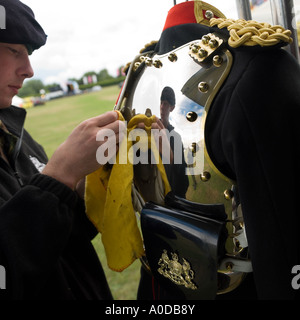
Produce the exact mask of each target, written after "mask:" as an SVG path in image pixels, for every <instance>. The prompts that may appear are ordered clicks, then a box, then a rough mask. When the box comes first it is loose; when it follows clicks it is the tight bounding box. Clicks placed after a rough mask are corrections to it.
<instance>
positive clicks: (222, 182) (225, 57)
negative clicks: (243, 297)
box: [116, 34, 247, 293]
mask: <svg viewBox="0 0 300 320" xmlns="http://www.w3.org/2000/svg"><path fill="white" fill-rule="evenodd" d="M225 42H226V39H222V38H220V36H217V35H215V34H208V35H206V36H204V37H203V38H202V39H199V40H195V41H192V42H190V43H187V44H186V45H184V46H182V47H180V48H177V49H175V50H173V51H172V52H169V53H166V54H163V55H158V54H155V53H153V52H146V53H144V54H142V55H140V56H138V57H137V58H136V59H135V60H134V61H133V62H132V64H131V67H130V70H129V73H128V76H127V78H126V82H125V84H124V89H123V90H122V92H121V94H120V98H119V102H118V105H117V107H116V108H117V109H119V110H122V112H123V114H124V116H125V118H126V117H127V120H129V119H130V118H131V117H132V115H134V114H145V113H146V114H147V112H150V111H151V114H152V115H156V116H157V117H160V97H161V92H162V90H163V89H164V88H165V87H170V88H172V89H173V91H174V93H175V97H176V105H175V109H174V110H173V111H172V112H171V113H170V117H169V123H170V124H171V125H172V127H174V131H175V132H176V135H174V139H177V140H178V139H179V140H181V142H178V141H177V142H178V143H175V145H177V150H175V151H174V154H175V155H177V156H178V158H177V159H176V161H177V163H178V164H177V166H180V165H182V166H183V168H184V170H183V169H182V168H181V170H180V168H178V167H177V169H176V170H178V169H179V171H177V172H176V173H174V175H176V177H173V176H172V172H168V171H170V170H171V171H172V166H170V167H167V166H166V171H167V175H168V177H170V184H171V187H172V189H174V190H177V187H180V188H178V190H181V191H182V188H184V190H183V193H184V195H183V197H185V199H187V200H189V201H192V202H196V203H202V204H224V207H225V211H226V214H227V217H228V223H227V225H228V231H229V237H228V240H227V243H226V251H227V256H228V259H227V258H226V259H224V260H223V262H222V263H221V264H220V270H219V274H220V281H221V282H222V281H225V282H227V284H226V285H224V286H222V285H221V286H220V290H219V293H224V292H227V291H230V290H232V289H233V288H235V287H236V286H237V285H238V284H239V283H240V281H241V280H242V278H243V273H242V272H240V271H239V270H240V269H241V267H237V269H236V268H235V266H237V265H238V263H237V264H236V263H235V261H238V260H239V259H240V258H241V257H242V255H243V254H244V253H243V252H244V248H245V247H247V243H246V238H245V232H244V231H245V230H244V225H243V219H242V212H241V207H240V205H239V202H238V199H237V197H236V195H237V188H236V185H235V182H234V181H231V180H230V179H229V178H227V177H226V176H224V175H223V174H222V173H221V172H220V171H219V170H218V169H217V168H216V167H215V166H214V164H213V162H212V161H211V159H210V157H209V154H208V153H207V150H206V147H205V120H206V117H207V115H208V113H209V108H210V106H211V104H212V101H213V99H214V97H215V96H216V94H217V93H218V91H219V89H220V88H221V86H222V84H223V83H224V81H225V80H226V78H227V76H228V74H229V72H230V70H231V66H232V55H231V53H230V52H229V51H228V50H227V49H226V47H225V46H224V43H225ZM175 136H176V138H175ZM178 137H179V138H178ZM181 150H183V153H182V152H181ZM182 154H183V156H182V159H181V158H180V156H181V155H182ZM178 172H181V173H182V172H183V173H184V174H183V175H182V176H181V177H180V176H179V173H178ZM141 175H142V174H141ZM146 179H147V177H146ZM137 180H138V178H137ZM184 181H186V182H187V183H186V187H183V185H185V182H184ZM137 182H138V181H137ZM172 184H173V185H172ZM150 185H151V184H150V183H149V186H150ZM148 191H149V192H146V191H145V192H142V193H144V194H142V196H143V197H144V198H145V200H146V201H148V200H154V201H156V202H160V199H158V198H157V199H152V198H150V199H149V195H155V196H156V195H157V193H158V192H155V191H153V190H152V191H150V190H148ZM181 193H182V192H181ZM180 196H182V194H181V195H180ZM244 258H247V257H243V259H244ZM242 269H243V267H242Z"/></svg>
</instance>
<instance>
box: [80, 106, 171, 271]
mask: <svg viewBox="0 0 300 320" xmlns="http://www.w3.org/2000/svg"><path fill="white" fill-rule="evenodd" d="M118 113H119V119H120V120H123V121H124V118H123V116H122V114H121V113H120V112H118ZM154 121H155V116H152V117H147V116H146V115H136V116H134V117H133V118H132V119H131V120H130V121H129V123H128V126H127V139H124V140H123V141H122V143H121V145H120V147H119V151H118V153H117V156H116V163H115V164H114V165H113V166H112V168H109V167H108V166H102V167H101V168H100V169H98V170H97V171H95V172H94V173H92V174H90V175H88V176H87V179H86V189H85V204H86V213H87V216H88V218H89V219H90V220H91V221H92V222H93V224H94V225H95V227H96V228H97V230H98V231H99V232H100V233H101V234H102V242H103V245H104V248H105V252H106V257H107V263H108V266H109V268H110V269H112V270H114V271H123V270H124V269H126V268H127V267H128V266H130V265H131V264H132V263H133V262H134V261H135V260H136V259H139V258H141V257H142V256H143V255H144V247H143V240H142V236H141V233H140V230H139V228H138V225H137V220H136V216H135V210H134V208H133V204H132V183H133V164H132V163H133V160H132V156H133V155H132V148H131V147H132V144H133V142H132V141H131V139H128V135H129V133H130V131H131V130H133V129H135V128H136V126H137V124H138V123H140V122H143V123H144V124H145V129H146V132H147V133H148V137H149V138H148V141H147V147H151V150H152V152H153V154H154V156H155V159H156V163H157V166H158V169H159V171H160V173H161V176H162V179H163V181H164V184H165V195H166V194H167V193H168V192H169V191H170V190H171V188H170V185H169V182H168V179H167V176H166V173H165V169H164V166H163V164H162V162H161V160H160V156H159V153H158V150H157V147H156V144H155V141H154V138H153V137H152V138H153V139H152V138H151V130H150V129H151V124H152V123H153V122H154ZM124 154H126V155H127V161H124ZM120 156H122V161H121V163H119V158H120ZM123 163H124V164H123Z"/></svg>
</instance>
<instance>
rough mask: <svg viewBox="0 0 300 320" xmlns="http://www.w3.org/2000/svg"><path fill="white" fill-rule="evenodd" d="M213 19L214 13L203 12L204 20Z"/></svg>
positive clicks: (209, 11)
mask: <svg viewBox="0 0 300 320" xmlns="http://www.w3.org/2000/svg"><path fill="white" fill-rule="evenodd" d="M213 17H214V13H213V12H212V11H211V10H207V11H206V12H205V18H207V19H209V20H210V19H211V18H213Z"/></svg>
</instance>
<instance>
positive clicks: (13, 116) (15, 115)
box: [0, 106, 26, 138]
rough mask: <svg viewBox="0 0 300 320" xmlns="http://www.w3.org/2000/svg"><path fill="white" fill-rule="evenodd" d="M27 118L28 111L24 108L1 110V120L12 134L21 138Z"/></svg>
mask: <svg viewBox="0 0 300 320" xmlns="http://www.w3.org/2000/svg"><path fill="white" fill-rule="evenodd" d="M25 118H26V111H25V110H24V109H22V108H18V107H15V106H11V107H9V108H5V109H0V119H1V120H2V122H3V123H4V124H5V126H6V128H7V129H8V131H9V132H10V133H12V134H13V135H15V136H17V137H18V138H20V137H21V135H22V131H23V127H24V122H25Z"/></svg>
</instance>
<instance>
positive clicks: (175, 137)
mask: <svg viewBox="0 0 300 320" xmlns="http://www.w3.org/2000/svg"><path fill="white" fill-rule="evenodd" d="M175 105H176V98H175V93H174V90H173V89H172V88H171V87H165V88H164V89H163V90H162V93H161V97H160V117H161V122H162V124H163V125H164V127H165V128H166V129H167V130H168V132H169V134H170V147H171V150H172V152H173V159H174V160H173V163H171V164H165V165H164V166H165V170H166V174H167V177H168V179H169V183H170V185H171V188H172V191H173V193H174V194H175V195H177V196H179V197H182V198H185V193H186V191H187V189H188V186H189V180H188V177H187V175H186V167H187V164H186V162H185V159H184V153H183V144H182V139H181V136H180V135H179V133H178V132H176V131H175V130H174V127H173V126H172V125H171V124H170V122H169V116H170V113H171V112H172V111H173V110H174V109H175ZM179 142H180V148H179ZM175 144H176V147H175ZM177 144H178V147H177ZM175 152H181V155H180V157H178V156H177V155H176V154H175ZM175 159H180V160H181V161H180V163H178V162H176V161H175Z"/></svg>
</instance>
